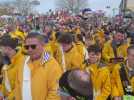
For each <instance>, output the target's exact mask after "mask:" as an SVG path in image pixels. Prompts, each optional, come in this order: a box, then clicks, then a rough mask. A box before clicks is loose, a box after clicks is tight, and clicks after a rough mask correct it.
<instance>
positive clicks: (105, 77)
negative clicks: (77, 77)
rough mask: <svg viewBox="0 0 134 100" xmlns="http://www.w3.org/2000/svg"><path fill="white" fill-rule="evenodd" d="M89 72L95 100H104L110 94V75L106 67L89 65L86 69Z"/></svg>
mask: <svg viewBox="0 0 134 100" xmlns="http://www.w3.org/2000/svg"><path fill="white" fill-rule="evenodd" d="M86 71H87V72H90V74H91V79H92V83H93V88H94V98H95V100H106V99H107V98H108V96H109V95H110V93H111V83H110V82H111V81H110V73H109V70H108V69H107V67H105V66H98V65H97V64H91V65H89V66H87V68H86Z"/></svg>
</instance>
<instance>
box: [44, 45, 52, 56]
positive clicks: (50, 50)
mask: <svg viewBox="0 0 134 100" xmlns="http://www.w3.org/2000/svg"><path fill="white" fill-rule="evenodd" d="M44 50H45V51H46V52H48V53H49V54H50V55H52V56H53V50H52V47H51V44H50V43H47V44H45V46H44Z"/></svg>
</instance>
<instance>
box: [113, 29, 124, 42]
mask: <svg viewBox="0 0 134 100" xmlns="http://www.w3.org/2000/svg"><path fill="white" fill-rule="evenodd" d="M124 39H125V35H124V34H122V33H119V32H118V33H116V34H115V35H114V40H115V41H116V42H119V43H120V42H122V41H123V40H124Z"/></svg>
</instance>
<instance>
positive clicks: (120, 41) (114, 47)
mask: <svg viewBox="0 0 134 100" xmlns="http://www.w3.org/2000/svg"><path fill="white" fill-rule="evenodd" d="M124 40H125V35H124V33H123V32H122V31H117V32H116V33H115V34H114V36H113V40H112V41H108V42H106V43H105V44H104V47H103V50H102V57H103V59H104V60H105V61H106V62H109V61H110V59H111V58H118V57H123V58H126V56H127V48H128V43H127V42H126V41H124Z"/></svg>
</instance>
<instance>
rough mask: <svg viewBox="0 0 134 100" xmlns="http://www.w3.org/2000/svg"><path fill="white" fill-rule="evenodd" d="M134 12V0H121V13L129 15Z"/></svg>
mask: <svg viewBox="0 0 134 100" xmlns="http://www.w3.org/2000/svg"><path fill="white" fill-rule="evenodd" d="M133 12H134V0H121V3H120V14H123V15H124V16H125V15H128V14H130V13H131V14H132V13H133Z"/></svg>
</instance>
